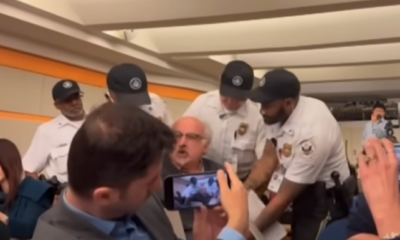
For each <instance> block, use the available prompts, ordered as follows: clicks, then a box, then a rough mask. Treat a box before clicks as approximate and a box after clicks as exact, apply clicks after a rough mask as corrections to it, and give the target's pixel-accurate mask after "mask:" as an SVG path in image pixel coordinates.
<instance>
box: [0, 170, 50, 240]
mask: <svg viewBox="0 0 400 240" xmlns="http://www.w3.org/2000/svg"><path fill="white" fill-rule="evenodd" d="M6 198H7V196H6V195H5V194H4V193H0V211H1V212H3V213H6V214H7V216H8V228H9V233H10V236H11V238H17V239H30V238H31V237H32V235H33V231H34V229H35V226H36V222H37V220H38V218H39V217H40V215H42V214H43V213H44V212H45V211H47V210H48V209H49V208H50V207H51V206H52V203H53V200H54V190H53V189H52V188H51V186H50V185H48V184H47V183H44V182H41V181H38V180H35V179H33V178H30V177H26V178H25V179H24V180H23V181H22V182H21V184H20V186H19V188H18V193H17V196H16V199H15V202H14V203H13V204H12V205H11V207H10V208H8V209H7V207H6V206H5V204H4V203H5V200H6Z"/></svg>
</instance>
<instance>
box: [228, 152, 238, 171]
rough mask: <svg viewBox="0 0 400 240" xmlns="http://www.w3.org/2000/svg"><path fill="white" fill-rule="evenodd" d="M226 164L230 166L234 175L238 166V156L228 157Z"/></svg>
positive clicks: (233, 154)
mask: <svg viewBox="0 0 400 240" xmlns="http://www.w3.org/2000/svg"><path fill="white" fill-rule="evenodd" d="M228 163H229V164H230V165H231V166H232V168H233V170H234V171H235V173H237V165H238V156H237V154H235V153H232V154H231V156H230V157H229V160H228Z"/></svg>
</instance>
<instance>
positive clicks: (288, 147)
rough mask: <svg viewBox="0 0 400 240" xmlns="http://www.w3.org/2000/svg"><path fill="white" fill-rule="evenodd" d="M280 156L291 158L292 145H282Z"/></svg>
mask: <svg viewBox="0 0 400 240" xmlns="http://www.w3.org/2000/svg"><path fill="white" fill-rule="evenodd" d="M282 155H283V156H285V157H287V158H288V157H290V156H292V144H289V143H285V144H283V147H282Z"/></svg>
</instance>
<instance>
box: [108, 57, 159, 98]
mask: <svg viewBox="0 0 400 240" xmlns="http://www.w3.org/2000/svg"><path fill="white" fill-rule="evenodd" d="M107 87H108V89H109V90H110V91H112V92H114V93H115V94H116V95H117V99H118V100H123V101H130V102H133V103H135V104H137V105H147V104H151V100H150V95H149V93H148V86H147V78H146V74H145V73H144V71H143V69H142V68H140V67H139V66H137V65H135V64H131V63H122V64H119V65H116V66H114V67H112V68H111V70H110V71H109V72H108V74H107Z"/></svg>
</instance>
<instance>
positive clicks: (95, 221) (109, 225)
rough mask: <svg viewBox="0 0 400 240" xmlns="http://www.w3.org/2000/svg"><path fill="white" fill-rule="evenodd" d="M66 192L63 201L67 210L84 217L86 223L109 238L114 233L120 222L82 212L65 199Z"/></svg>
mask: <svg viewBox="0 0 400 240" xmlns="http://www.w3.org/2000/svg"><path fill="white" fill-rule="evenodd" d="M65 192H66V191H64V193H63V195H62V201H63V202H64V203H65V206H67V208H68V209H69V210H71V211H72V212H73V213H75V214H76V215H78V216H80V217H82V218H83V219H85V220H86V221H88V222H90V223H91V224H92V225H94V226H95V227H96V228H97V229H99V230H100V231H102V232H104V233H105V234H107V235H109V236H110V235H111V233H112V231H113V230H114V229H115V227H116V225H117V223H118V222H115V221H109V220H103V219H99V218H96V217H94V216H91V215H89V214H87V213H85V212H82V211H81V210H79V209H77V208H76V207H74V206H72V205H71V204H70V203H68V201H67V199H66V197H65Z"/></svg>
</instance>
